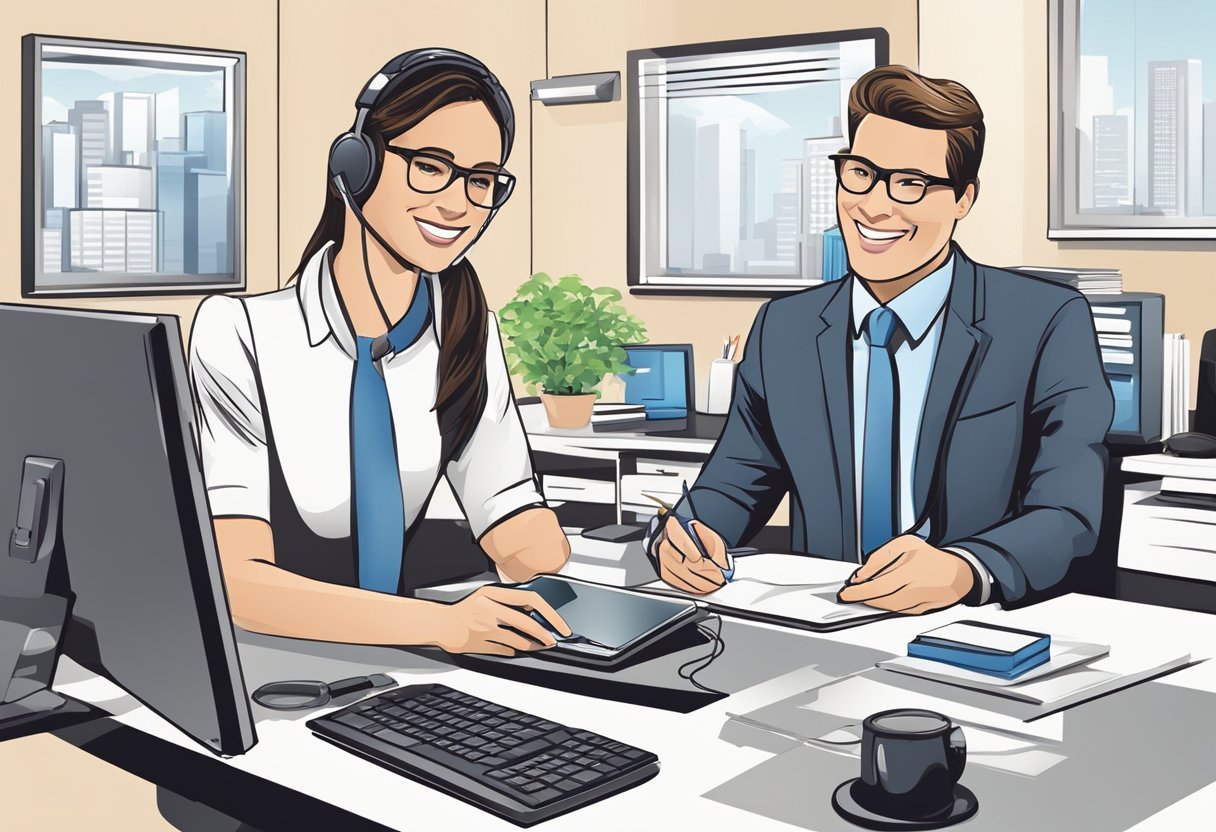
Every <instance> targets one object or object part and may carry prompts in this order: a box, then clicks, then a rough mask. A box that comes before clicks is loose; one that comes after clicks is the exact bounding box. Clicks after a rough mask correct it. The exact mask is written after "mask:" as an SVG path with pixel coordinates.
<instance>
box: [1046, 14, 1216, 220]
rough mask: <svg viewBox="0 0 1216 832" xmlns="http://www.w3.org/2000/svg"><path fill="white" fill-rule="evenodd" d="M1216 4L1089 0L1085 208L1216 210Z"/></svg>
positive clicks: (1078, 185)
mask: <svg viewBox="0 0 1216 832" xmlns="http://www.w3.org/2000/svg"><path fill="white" fill-rule="evenodd" d="M1212 31H1216V4H1212V3H1208V2H1200V0H1175V2H1169V3H1162V2H1147V0H1082V1H1081V4H1080V19H1079V32H1078V35H1079V44H1078V50H1079V51H1078V65H1077V75H1076V78H1077V89H1076V102H1077V104H1076V112H1075V117H1076V122H1075V128H1076V129H1075V140H1076V161H1077V165H1076V171H1075V173H1074V177H1073V178H1071V179H1070V180H1069V185H1070V187H1075V189H1076V194H1075V204H1076V206H1077V209H1078V212H1079V213H1080V214H1083V215H1084V214H1090V215H1093V214H1127V215H1138V216H1161V217H1208V216H1216V43H1213V41H1212V40H1211V37H1210V33H1211V32H1212Z"/></svg>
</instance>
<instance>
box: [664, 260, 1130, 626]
mask: <svg viewBox="0 0 1216 832" xmlns="http://www.w3.org/2000/svg"><path fill="white" fill-rule="evenodd" d="M954 254H955V259H954V275H953V282H952V284H951V288H950V296H949V299H948V300H947V306H946V309H945V310H944V311H943V314H944V315H945V320H944V323H943V327H942V333H941V339H940V342H939V347H938V354H937V360H936V363H935V364H934V368H933V375H932V378H931V380H930V383H929V394H928V398H927V400H926V403H925V412H924V417H923V420H922V422H921V428H920V436H919V438H918V440H917V453H916V468H915V472H914V484H913V494H914V503H915V508H916V512H917V516H918V518H920V520H919V521H918V525H920V523H921V522H922V521H924V520H926V519H927V520H928V523H929V536H928V541H929V543H930V544H932V545H934V546H937V547H939V548H944V547H947V546H960V547H963V548H966V549H968V550H969V551H971V552H973V553H974V554H975V556H976V557H977V558H978V559H979V560H980V561H981V562H982V563H983V564H984V566H986V567H987V568H988V571H989V572H990V573H991V574H992V576H993V578H994V579H995V580H994V584H993V593H994V597H995V598H996V599H1002V598H1003V599H1004V600H1005V601H1009V602H1013V601H1017V600H1019V599H1021V598H1023V596H1026V595H1027V594H1028V593H1032V592H1036V591H1042V590H1046V589H1048V588H1050V587H1052V586H1053V585H1055V584H1056V583H1058V582H1059V581H1060V579H1061V578H1062V577H1063V576H1064V573H1065V571H1066V570H1067V569H1068V566H1069V564H1070V562H1071V561H1072V560H1073V558H1076V557H1081V556H1084V555H1088V554H1090V553H1091V552H1092V551H1093V549H1094V545H1095V542H1096V540H1097V535H1098V527H1099V523H1100V520H1101V514H1102V495H1103V481H1104V477H1105V474H1106V466H1107V454H1106V449H1105V447H1104V445H1103V440H1104V438H1105V436H1106V431H1107V429H1108V428H1109V427H1110V422H1111V418H1112V415H1113V399H1112V397H1111V392H1110V386H1109V385H1108V383H1107V381H1106V376H1105V374H1104V373H1103V371H1102V363H1101V358H1100V354H1099V349H1098V344H1097V338H1096V335H1095V333H1094V327H1093V321H1092V318H1091V315H1090V311H1089V304H1088V303H1087V302H1086V300H1085V298H1084V297H1083V296H1082V295H1080V294H1079V293H1078V292H1076V291H1074V290H1072V289H1068V288H1065V287H1061V286H1058V285H1055V284H1052V283H1050V282H1047V281H1043V280H1039V279H1037V278H1033V277H1029V276H1026V275H1021V274H1017V273H1014V272H1009V271H1005V270H1002V269H997V268H992V267H990V266H983V265H980V264H977V263H975V262H974V261H972V260H971V259H969V258H968V257H967V256H966V255H965V254H963V252H962V251H961V250H960V249H959V248H958V247H957V246H955V248H954ZM849 285H850V281H849V280H840V281H836V282H833V283H827V284H824V285H822V286H817V287H815V288H812V289H808V290H806V291H804V292H799V293H798V294H795V295H790V296H787V297H783V298H779V299H776V300H773V301H769V302H768V303H766V304H765V305H764V306H763V307H762V308H761V309H760V312H759V313H758V314H757V316H756V321H755V323H754V324H753V326H752V330H751V334H750V335H749V336H748V339H747V343H746V346H745V349H744V353H743V360H742V362H741V363H740V365H739V371H738V376H737V379H736V382H735V389H734V398H733V400H732V403H731V409H730V414H729V416H728V417H727V420H726V426H725V428H724V430H723V433H722V436H721V438H720V439H719V440H718V443H717V445H716V446H715V447H714V450H713V453H712V455H711V456H710V458H709V460H708V461H707V462H706V464H705V467H704V469H703V470H702V472H701V475H700V477H699V478H698V479H697V482H696V484H695V485H694V486H693V488H692V489H691V497H692V503H693V507H694V509H695V515H696V516H697V517H698V518H699V519H700V520H702V521H703V522H705V523H707V524H708V525H709V526H711V527H712V528H714V529H715V530H717V531H718V532H719V533H720V534H721V535H722V537H723V538H724V539H725V540H726V543H727V545H728V546H738V545H741V544H743V543H745V542H746V541H748V540H749V539H750V538H751V537H752V536H753V535H754V534H755V533H756V532H757V531H758V530H760V529H761V528H762V527H763V526H764V525H765V523H767V522H768V520H769V518H770V517H771V516H772V514H773V511H774V510H775V509H776V507H777V505H778V503H779V502H780V501H781V499H782V497H784V496H785V494H786V493H789V494H790V497H791V505H790V526H791V536H792V540H791V543H792V546H793V548H794V550H795V551H799V552H806V553H809V554H814V555H818V556H821V557H827V558H836V559H840V560H848V561H855V560H857V533H856V526H855V516H856V512H857V506H856V505H855V502H856V500H855V497H854V494H855V488H854V481H853V470H854V466H853V439H852V431H853V430H854V429H859V428H857V427H855V426H854V425H853V424H852V400H851V394H850V390H851V378H852V373H851V368H850V361H851V353H852V351H851V347H850V344H851V342H850V337H851V332H850V308H849V306H850V294H849V291H848V287H849ZM680 508H681V509H683V510H688V507H687V506H684V505H681V506H680Z"/></svg>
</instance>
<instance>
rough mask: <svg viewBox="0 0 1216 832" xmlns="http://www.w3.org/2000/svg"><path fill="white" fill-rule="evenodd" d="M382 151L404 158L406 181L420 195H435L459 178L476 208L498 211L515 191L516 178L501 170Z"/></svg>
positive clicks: (412, 153) (399, 150)
mask: <svg viewBox="0 0 1216 832" xmlns="http://www.w3.org/2000/svg"><path fill="white" fill-rule="evenodd" d="M384 149H385V150H387V151H388V152H389V153H392V154H395V155H397V156H400V157H401V158H403V159H405V162H406V165H407V170H408V173H407V174H406V182H407V183H408V184H409V186H410V187H411V188H413V189H414V190H415V191H417V192H418V193H420V194H437V193H439V192H440V191H442V190H444V189H445V188H447V187H448V186H449V185H451V184H452V182H453V180H455V179H456V178H457V177H459V178H461V179H463V180H464V192H465V196H467V197H468V198H469V202H471V203H472V204H474V205H476V206H477V207H479V208H501V207H502V204H503V203H504V202H506V201H507V198H508V197H509V196H511V192H512V191H513V190H515V177H514V176H512V175H511V174H509V173H507V172H506V171H505V170H502V169H501V168H499V169H485V168H462V167H461V166H460V165H458V164H456V163H454V162H453V161H452V160H451V159H445V158H443V157H442V156H436V155H435V154H433V153H427V152H425V151H422V150H410V149H409V148H406V147H395V146H393V145H391V144H390V145H386V146H385V148H384Z"/></svg>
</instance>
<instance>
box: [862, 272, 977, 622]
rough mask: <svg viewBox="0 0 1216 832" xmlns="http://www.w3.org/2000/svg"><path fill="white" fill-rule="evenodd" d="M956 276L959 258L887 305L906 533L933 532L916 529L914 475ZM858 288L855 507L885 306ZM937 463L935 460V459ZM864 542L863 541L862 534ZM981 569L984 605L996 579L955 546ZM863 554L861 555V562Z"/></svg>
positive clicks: (899, 513)
mask: <svg viewBox="0 0 1216 832" xmlns="http://www.w3.org/2000/svg"><path fill="white" fill-rule="evenodd" d="M953 275H954V255H951V256H950V258H949V259H948V260H946V262H945V263H944V264H942V266H941V268H939V269H937V271H935V272H933V273H932V274H930V275H929V276H928V277H925V278H923V279H921V280H920V281H918V282H917V283H916V284H915V285H914V286H912V287H911V288H909V289H907V290H906V291H904V292H903V293H902V294H900V295H899V296H898V297H896V298H894V299H892V300H891V302H890V303H888V304H887V306H888V308H890V309H891V311H893V312H894V313H895V314H896V315H897V316H899V321H900V326H899V330H898V331H897V332H896V334H895V335H894V336H892V343H893V344H895V351H894V355H895V372H896V376H897V378H896V385H897V388H898V391H899V395H898V399H899V443H898V445H897V446H896V448H897V453H898V454H899V469H898V470H899V483H898V489H899V495H898V500H897V503H896V520H897V524H898V527H899V529H900V533H908V532H915V533H917V534H918V535H919V536H920V537H926V536H927V535H928V532H929V529H928V528H927V526H926V527H921V528H918V529H915V530H914V529H913V524H915V523H916V506H915V503H914V501H913V497H914V495H913V483H914V482H915V479H914V472H915V471H916V465H917V462H918V460H917V459H916V445H917V439H918V438H919V436H920V424H921V418H922V416H923V415H924V411H925V401H926V399H928V396H929V380H930V379H931V378H932V376H933V365H934V362H935V361H936V360H937V347H938V344H939V343H940V342H941V334H942V323H943V320H944V318H945V308H946V301H947V299H948V298H949V296H950V283H951V280H952V279H953ZM849 279H850V280H852V281H853V285H852V321H853V329H852V341H853V343H852V346H853V374H852V375H853V377H852V383H853V425H854V426H855V429H854V431H853V482H854V485H855V487H856V495H855V496H856V501H855V505H857V506H860V505H861V468H862V453H863V449H864V439H865V438H864V436H863V430H862V429H861V427H860V426H862V425H864V424H865V423H866V378H867V376H868V373H869V368H870V344H869V342H868V341H867V340H866V336H865V333H864V331H863V329H862V325H863V324H864V323H865V319H866V316H867V315H868V314H870V312H872V311H873V310H875V309H877V308H878V307H879V306H880V304H879V303H878V301H877V300H875V299H874V296H873V295H871V294H870V291H869V290H868V289H867V288H866V286H865V282H864V281H862V280H859V279H858V278H857V277H856V276H853V277H851V278H849ZM930 464H932V461H930ZM857 539H858V540H860V539H861V536H860V532H859V534H858V538H857ZM949 551H951V552H954V553H955V554H958V555H959V556H960V557H962V558H964V559H965V560H966V561H967V562H968V563H970V564H971V565H972V566H973V567H975V571H976V573H977V574H978V575H979V576H980V582H981V584H982V587H981V591H980V603H985V602H987V600H988V596H989V594H990V589H991V583H990V581H991V576H990V575H989V574H988V570H987V569H985V568H984V567H983V565H981V564H980V562H979V559H978V558H976V557H975V556H974V555H972V554H971V553H970V552H968V551H966V550H963V549H955V548H952V549H950V550H949ZM860 558H861V553H860V552H858V559H859V560H860Z"/></svg>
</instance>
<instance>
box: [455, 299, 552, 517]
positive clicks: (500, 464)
mask: <svg viewBox="0 0 1216 832" xmlns="http://www.w3.org/2000/svg"><path fill="white" fill-rule="evenodd" d="M446 474H447V478H448V482H449V483H451V485H452V491H453V493H454V494H455V495H456V498H457V499H458V500H459V501H460V506H461V508H462V509H463V510H464V514H465V517H466V518H467V519H468V521H469V527H470V529H471V530H472V532H473V536H474V537H476V538H477V539H478V540H480V539H481V538H482V536H483V535H485V533H486V532H488V531H489V530H490V529H492V528H493V527H494V526H496V525H498V524H499V523H501V522H502V521H504V520H506V519H508V518H510V517H512V516H513V515H515V514H518V513H519V512H520V511H523V510H524V509H527V508H531V507H534V506H544V505H545V500H544V497H542V496H541V492H540V485H539V483H538V482H537V480H536V475H535V473H534V472H533V469H532V451H531V449H530V448H529V446H528V437H527V435H526V434H525V433H524V426H523V422H522V421H521V420H520V418H519V411H518V410H517V409H516V406H515V397H514V395H512V393H511V378H510V375H509V374H508V373H507V362H506V358H505V357H504V356H503V352H502V339H501V336H500V335H499V334H498V319H497V318H496V317H495V316H494V314H493V313H491V314H490V315H489V324H488V332H487V334H486V406H485V410H483V411H482V414H481V418H480V419H479V420H478V422H477V427H476V428H475V429H474V431H473V435H472V436H471V437H470V438H469V441H468V442H467V443H466V444H465V446H464V449H463V450H462V451H461V454H460V456H459V457H457V458H455V459H453V460H452V461H451V462H449V463H448V466H447V471H446Z"/></svg>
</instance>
